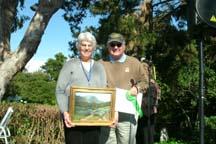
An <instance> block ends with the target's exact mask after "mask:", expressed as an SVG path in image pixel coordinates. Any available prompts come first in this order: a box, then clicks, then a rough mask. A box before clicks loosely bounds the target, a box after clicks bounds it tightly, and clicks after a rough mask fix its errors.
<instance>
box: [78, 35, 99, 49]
mask: <svg viewBox="0 0 216 144" xmlns="http://www.w3.org/2000/svg"><path fill="white" fill-rule="evenodd" d="M82 41H89V42H92V46H93V49H95V48H96V45H97V41H96V39H95V37H94V36H93V35H92V34H91V33H90V32H82V33H80V34H79V36H78V38H77V42H76V48H77V49H79V47H80V43H81V42H82Z"/></svg>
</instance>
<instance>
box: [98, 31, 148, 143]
mask: <svg viewBox="0 0 216 144" xmlns="http://www.w3.org/2000/svg"><path fill="white" fill-rule="evenodd" d="M107 47H108V51H109V56H108V57H107V58H105V59H103V60H100V61H99V62H100V63H102V64H103V65H104V67H105V71H106V74H107V83H108V87H111V88H120V89H124V90H127V91H128V94H129V95H130V96H134V97H136V96H137V94H138V93H139V92H141V93H143V92H145V91H146V89H147V87H148V76H147V75H146V74H145V72H144V68H143V66H142V64H141V62H139V61H138V60H137V59H136V58H134V57H131V56H128V55H126V54H125V48H126V45H125V40H124V37H123V36H122V35H121V34H119V33H111V34H110V35H109V37H108V41H107ZM124 96H125V95H124ZM125 108H127V106H125ZM115 121H116V123H114V124H113V125H112V126H110V127H102V129H101V138H100V139H101V144H136V138H135V137H136V129H137V116H135V115H134V114H129V113H123V112H117V111H116V112H115Z"/></svg>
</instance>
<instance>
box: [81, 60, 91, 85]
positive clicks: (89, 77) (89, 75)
mask: <svg viewBox="0 0 216 144" xmlns="http://www.w3.org/2000/svg"><path fill="white" fill-rule="evenodd" d="M80 63H81V66H82V70H83V72H84V74H85V77H86V79H87V80H88V82H89V81H90V79H91V70H92V66H91V65H92V61H91V62H90V69H89V72H87V71H86V70H85V68H84V66H83V63H82V61H81V60H80Z"/></svg>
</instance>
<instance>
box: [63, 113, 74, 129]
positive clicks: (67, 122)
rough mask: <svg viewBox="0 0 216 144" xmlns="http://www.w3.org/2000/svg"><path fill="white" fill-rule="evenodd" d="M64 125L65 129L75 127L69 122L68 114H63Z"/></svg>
mask: <svg viewBox="0 0 216 144" xmlns="http://www.w3.org/2000/svg"><path fill="white" fill-rule="evenodd" d="M63 115H64V123H65V126H66V127H67V128H71V127H75V125H74V124H73V123H72V122H71V120H70V114H69V113H68V112H64V113H63Z"/></svg>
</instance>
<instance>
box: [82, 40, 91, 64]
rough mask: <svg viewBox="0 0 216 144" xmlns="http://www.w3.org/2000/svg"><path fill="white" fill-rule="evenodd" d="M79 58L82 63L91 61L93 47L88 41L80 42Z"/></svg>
mask: <svg viewBox="0 0 216 144" xmlns="http://www.w3.org/2000/svg"><path fill="white" fill-rule="evenodd" d="M79 51H80V56H81V59H82V60H83V61H89V60H90V59H91V55H92V51H93V45H92V42H89V41H81V43H80V48H79Z"/></svg>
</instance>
